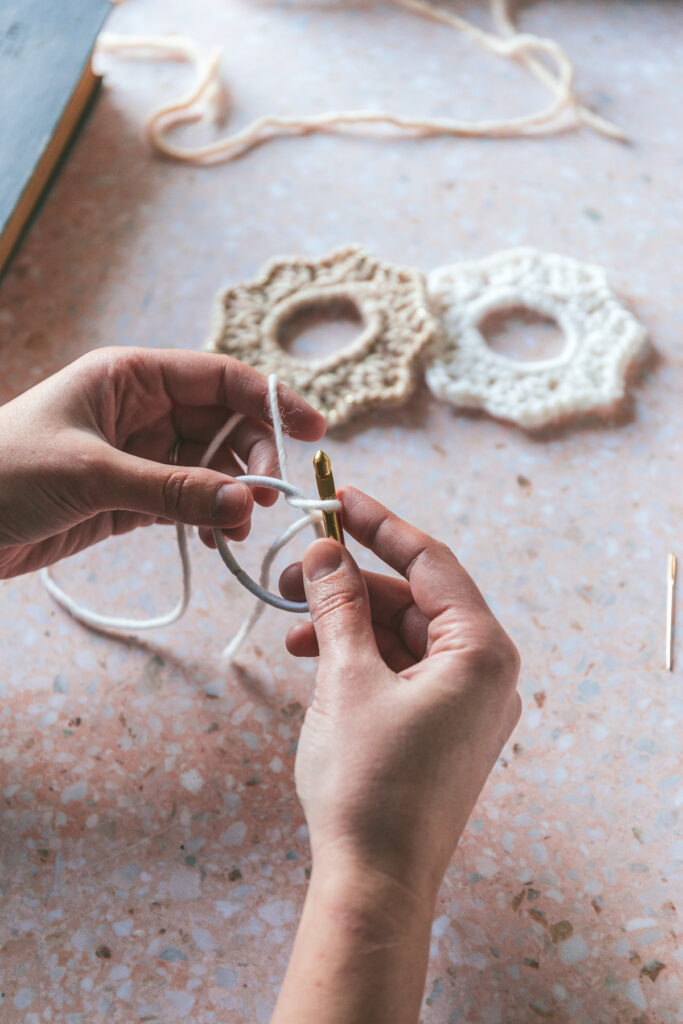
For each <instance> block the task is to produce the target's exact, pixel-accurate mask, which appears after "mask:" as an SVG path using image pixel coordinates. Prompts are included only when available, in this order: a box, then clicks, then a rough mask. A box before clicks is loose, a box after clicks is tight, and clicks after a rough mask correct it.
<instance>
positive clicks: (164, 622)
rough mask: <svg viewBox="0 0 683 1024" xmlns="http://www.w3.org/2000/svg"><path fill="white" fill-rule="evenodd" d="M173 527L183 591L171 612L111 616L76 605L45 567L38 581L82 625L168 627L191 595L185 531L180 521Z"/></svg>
mask: <svg viewBox="0 0 683 1024" xmlns="http://www.w3.org/2000/svg"><path fill="white" fill-rule="evenodd" d="M175 529H176V540H177V542H178V552H179V554H180V564H181V566H182V570H183V593H182V597H181V598H180V600H179V601H178V604H177V605H176V606H175V608H173V609H172V610H171V611H170V612H167V613H166V614H165V615H158V616H156V617H155V618H153V619H127V618H117V617H115V616H112V615H101V614H100V613H99V612H94V611H91V610H90V608H86V607H85V605H82V604H79V603H78V601H75V600H74V599H73V598H72V597H70V596H69V595H68V594H67V593H66V591H65V590H62V588H61V587H60V586H59V584H58V583H56V582H55V581H54V579H53V578H52V576H51V575H50V570H49V569H47V568H45V569H41V570H40V580H41V582H42V584H43V586H44V587H45V589H46V590H47V592H48V594H49V595H50V597H52V598H53V599H54V600H55V601H56V602H57V604H59V605H61V606H62V608H64V609H65V611H67V612H68V613H69V614H70V615H72V616H73V618H74V619H77V620H78V621H79V622H82V623H83V625H84V626H89V627H90V628H91V629H96V630H118V631H120V632H122V633H131V632H134V633H137V632H138V630H140V629H157V628H159V627H160V626H170V625H171V624H172V623H174V622H177V621H178V619H179V618H181V616H183V615H184V614H185V612H186V611H187V606H188V604H189V603H190V597H191V594H192V589H191V580H192V567H191V563H190V552H189V551H188V548H187V533H186V530H185V527H184V526H183V525H182V523H176V527H175Z"/></svg>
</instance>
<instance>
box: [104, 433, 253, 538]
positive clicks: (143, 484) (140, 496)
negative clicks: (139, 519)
mask: <svg viewBox="0 0 683 1024" xmlns="http://www.w3.org/2000/svg"><path fill="white" fill-rule="evenodd" d="M112 454H113V457H112V458H111V459H110V460H109V461H108V465H107V468H106V470H105V486H104V493H103V494H102V495H101V497H100V502H101V503H103V507H104V508H107V509H126V510H127V511H130V512H142V513H146V514H147V515H150V516H156V517H160V518H162V519H171V520H173V521H174V522H179V523H186V524H187V525H188V526H210V527H219V528H221V529H228V528H231V527H236V526H241V525H242V523H245V522H247V520H248V519H249V517H250V516H251V510H252V508H253V507H254V499H253V496H252V493H251V491H250V490H249V488H248V487H247V486H245V484H241V483H238V482H236V481H235V480H234V478H233V477H229V476H225V475H224V474H223V473H217V472H215V471H214V470H212V469H199V468H196V467H194V466H166V465H164V464H163V463H159V462H150V461H148V460H147V459H139V458H137V457H136V456H134V455H129V454H127V453H126V452H120V451H115V452H114V453H112Z"/></svg>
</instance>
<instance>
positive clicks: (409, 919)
mask: <svg viewBox="0 0 683 1024" xmlns="http://www.w3.org/2000/svg"><path fill="white" fill-rule="evenodd" d="M437 893H438V883H437V884H436V885H435V886H432V885H428V886H426V885H424V884H422V882H421V881H420V882H419V884H413V880H412V879H411V878H410V874H409V872H401V873H397V872H394V871H391V870H385V869H384V868H379V867H377V865H375V864H373V863H370V862H368V861H367V860H365V859H363V858H361V857H359V856H357V855H356V854H351V853H349V852H348V851H340V850H338V849H335V850H329V849H326V850H321V851H317V852H316V853H315V854H314V857H313V868H312V872H311V884H310V887H309V894H310V898H311V899H315V900H316V901H320V902H321V903H324V905H325V906H326V907H327V908H328V911H329V913H331V914H333V915H334V916H335V917H336V918H337V919H338V921H339V924H340V926H342V927H343V926H344V925H346V926H347V927H348V928H349V929H351V930H353V931H355V932H357V933H359V936H360V937H362V933H363V930H364V929H365V928H367V929H368V932H369V936H370V937H373V938H374V939H375V940H377V939H379V938H381V935H380V934H378V932H380V933H381V931H382V930H383V929H386V930H387V931H389V932H391V933H392V935H393V937H394V938H395V937H396V934H397V931H401V932H414V931H416V930H417V931H419V930H421V929H424V928H425V927H426V928H427V929H428V930H429V928H430V927H431V921H432V917H433V914H434V907H435V903H436V896H437Z"/></svg>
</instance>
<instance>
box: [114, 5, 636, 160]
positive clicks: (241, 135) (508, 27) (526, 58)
mask: <svg viewBox="0 0 683 1024" xmlns="http://www.w3.org/2000/svg"><path fill="white" fill-rule="evenodd" d="M392 2H393V3H394V4H396V5H397V6H399V7H402V8H403V9H404V10H407V11H409V12H411V13H412V14H415V15H417V16H419V17H422V18H427V19H429V20H431V21H436V22H439V23H441V24H444V25H447V26H448V27H449V28H452V29H455V30H456V31H458V32H461V33H463V34H465V35H468V36H469V37H470V38H471V39H473V40H474V41H475V42H476V43H478V44H479V45H480V46H481V47H483V48H484V49H486V50H488V51H489V52H490V53H493V54H495V55H496V56H499V57H502V58H505V59H508V60H514V61H517V62H518V63H519V64H520V65H521V66H522V67H523V68H525V69H526V70H527V71H528V72H529V73H530V74H531V75H532V76H533V77H534V78H536V80H537V81H538V82H540V83H541V85H543V86H544V88H546V89H547V90H548V92H549V93H550V96H551V101H550V103H548V104H547V105H546V106H545V107H543V108H542V109H541V110H538V111H535V112H532V113H529V114H523V115H521V116H518V117H512V118H503V119H488V120H486V119H485V120H479V121H458V120H454V119H449V118H428V117H426V118H417V117H409V116H407V115H403V114H397V113H393V112H391V111H386V110H332V111H327V112H325V113H322V114H314V115H307V116H295V115H290V116H282V115H276V114H265V115H263V116H261V117H258V118H256V119H255V120H254V121H252V122H251V124H249V125H247V126H246V127H245V128H242V129H241V130H239V131H237V132H233V133H232V134H230V135H227V136H226V137H224V138H221V139H217V140H215V141H214V142H209V143H206V144H205V145H201V146H180V145H178V144H176V143H174V142H172V141H170V139H169V138H168V135H169V133H170V132H171V131H172V130H173V128H175V127H176V126H177V125H180V124H184V123H187V122H189V121H200V120H205V119H206V118H207V113H208V112H212V113H213V114H214V116H215V114H216V113H217V112H218V110H220V108H221V98H222V97H224V95H225V93H224V89H223V86H222V83H221V78H220V62H221V58H222V56H223V51H222V49H221V48H220V47H215V48H214V49H212V50H211V51H209V52H208V53H206V54H204V53H202V51H201V49H200V48H199V47H198V46H197V45H196V43H194V42H193V40H191V39H188V38H186V37H184V36H154V35H149V36H147V35H130V36H126V35H116V34H114V33H110V32H105V33H103V34H102V35H101V36H100V38H99V41H98V44H97V45H98V50H99V51H100V52H103V53H115V54H120V55H122V56H124V57H126V56H127V57H137V58H141V59H157V60H159V59H160V60H183V61H187V62H188V63H190V64H191V65H192V66H193V68H194V71H195V82H194V85H193V86H192V88H191V89H190V90H189V91H188V92H187V93H186V94H185V95H182V96H179V97H177V98H176V99H174V100H170V101H167V102H165V103H162V104H161V105H160V106H159V107H158V108H157V109H156V110H154V111H152V113H151V114H150V115H149V116H148V118H147V125H146V127H147V134H148V137H149V141H150V143H151V145H152V146H153V147H154V149H156V150H157V151H158V152H160V153H163V154H164V155H165V156H168V157H171V158H173V159H175V160H180V161H182V162H185V163H192V164H213V163H221V162H223V163H226V162H229V161H231V160H235V159H237V158H238V157H240V156H242V155H243V154H244V153H246V152H248V151H249V150H251V149H254V148H255V147H256V146H259V145H262V144H263V143H265V142H268V141H270V140H271V139H274V138H278V137H283V136H293V135H294V136H301V135H308V134H310V133H311V132H341V131H344V130H345V129H348V128H351V127H354V126H355V127H362V126H363V125H368V126H378V125H384V126H385V127H388V128H390V129H396V130H398V132H399V133H400V134H409V135H412V136H414V137H417V138H425V137H434V136H451V137H458V136H459V137H465V138H476V137H486V138H509V137H517V136H524V135H528V134H532V133H535V134H550V133H552V132H556V131H560V130H562V129H563V128H564V127H565V126H566V119H563V118H562V115H563V114H565V113H567V114H569V115H572V116H573V117H574V120H575V122H576V123H577V124H585V125H587V126H588V127H590V128H592V129H593V130H594V131H596V132H599V133H600V134H602V135H606V136H608V137H610V138H613V139H618V140H622V141H623V140H624V139H625V135H624V133H623V132H622V131H621V129H620V128H618V127H617V126H616V125H615V124H612V123H611V122H610V121H607V120H606V119H605V118H602V117H600V116H599V115H597V114H595V113H594V112H593V111H591V110H589V109H588V108H587V107H585V106H584V105H583V104H582V103H581V102H580V101H579V99H578V96H577V94H576V90H575V87H574V77H575V76H574V65H573V63H572V61H571V60H570V58H569V56H568V55H567V53H566V52H565V51H564V49H563V48H562V47H561V46H560V45H559V44H558V43H556V42H555V41H554V40H552V39H547V38H544V37H542V36H538V35H534V34H533V33H530V32H519V31H518V30H517V28H516V26H515V24H514V20H513V18H512V16H511V14H510V11H509V7H508V0H490V3H491V18H492V20H493V23H494V25H495V27H496V29H497V30H498V33H499V34H496V33H495V32H487V31H486V30H485V29H482V28H479V27H478V26H477V25H474V24H472V22H470V21H468V20H467V19H466V18H463V17H461V16H460V15H458V14H455V12H453V11H448V10H445V9H444V8H442V7H437V6H436V5H435V4H432V3H429V2H427V0H392ZM539 58H546V59H547V60H549V62H550V64H552V67H551V66H550V65H548V64H545V63H544V62H543V59H539Z"/></svg>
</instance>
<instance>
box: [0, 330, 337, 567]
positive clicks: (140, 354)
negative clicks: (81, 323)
mask: <svg viewBox="0 0 683 1024" xmlns="http://www.w3.org/2000/svg"><path fill="white" fill-rule="evenodd" d="M278 396H279V399H280V408H281V411H282V414H283V419H284V420H285V423H286V426H287V430H288V432H289V433H290V434H291V436H292V437H295V438H298V439H300V440H304V441H315V440H317V439H318V438H319V437H321V436H322V434H323V433H324V429H325V421H324V419H323V417H322V416H321V415H320V413H318V412H316V411H315V410H314V409H313V408H312V407H311V406H310V405H308V404H307V403H306V402H304V401H303V399H301V398H299V397H298V395H296V394H295V392H293V391H291V390H290V389H289V388H286V387H284V386H283V385H280V386H279V388H278ZM233 412H240V413H243V414H244V415H245V419H244V420H242V421H241V422H240V423H238V425H237V426H236V427H235V430H234V431H233V433H232V435H231V437H230V438H229V442H226V444H224V445H223V446H222V447H221V449H220V450H219V452H218V453H217V455H216V457H215V459H214V463H213V465H214V467H215V468H213V469H199V468H197V467H198V463H199V461H200V459H201V457H202V455H203V454H204V451H205V450H206V446H207V445H208V443H209V442H210V441H211V440H212V438H213V437H214V436H215V435H216V434H217V433H218V431H219V430H220V428H221V427H222V426H223V424H224V423H225V422H226V420H227V419H228V417H229V416H230V415H231V414H232V413H233ZM268 419H269V403H268V383H267V380H266V378H265V377H264V376H263V375H262V374H260V373H258V372H257V371H256V370H253V369H252V368H251V367H248V366H245V365H244V364H242V363H240V362H238V361H237V360H235V359H232V358H230V357H229V356H223V355H219V354H214V353H207V352H183V351H170V350H146V349H135V348H127V349H126V348H120V349H117V348H104V349H96V350H95V351H93V352H90V353H88V354H87V355H85V356H82V357H81V358H80V359H78V360H77V361H76V362H75V363H72V364H71V365H70V366H67V367H65V368H64V369H63V370H60V371H59V373H56V374H55V375H54V376H53V377H49V378H48V379H47V380H45V381H43V382H42V383H40V384H38V385H37V386H36V387H34V388H31V390H30V391H27V392H26V393H25V394H23V395H20V396H19V397H18V398H15V399H14V400H13V401H12V402H9V403H8V404H7V405H5V406H3V407H1V408H0V578H6V577H9V576H16V575H18V574H19V573H23V572H29V571H30V570H33V569H37V568H40V567H41V566H44V565H50V564H51V563H53V562H56V561H58V560H59V559H60V558H64V557H65V556H67V555H70V554H73V553H74V552H76V551H80V550H81V549H82V548H85V547H87V546H88V545H90V544H94V543H95V542H97V541H99V540H102V539H103V538H105V537H108V536H109V535H110V534H120V533H126V532H128V531H129V530H132V529H134V528H135V527H137V526H146V525H149V524H151V523H155V522H173V521H176V522H181V523H187V524H192V525H195V526H199V527H200V528H203V529H200V535H201V536H202V538H203V539H204V540H205V542H206V543H208V544H211V543H212V541H213V536H212V533H211V528H213V527H218V528H222V529H224V530H225V532H226V535H227V536H228V537H231V538H232V539H234V540H242V539H244V537H246V535H247V534H248V532H249V528H250V520H251V511H252V508H253V504H254V500H256V501H257V502H259V504H262V505H270V504H272V503H273V502H274V501H275V500H276V499H277V494H276V492H274V491H272V490H267V489H264V488H256V489H255V490H254V493H253V494H252V492H251V491H250V490H249V488H247V487H245V486H244V485H243V484H240V483H236V482H235V480H234V477H235V476H236V475H239V474H240V473H241V472H242V471H241V469H240V467H239V464H238V462H237V461H236V459H235V456H238V457H239V458H240V459H241V460H242V462H243V463H245V464H246V466H247V472H248V473H255V474H259V475H265V476H272V475H275V474H277V452H276V449H275V442H274V438H273V432H272V429H271V427H270V426H268V423H267V422H266V421H267V420H268ZM179 439H181V440H182V443H181V444H180V447H179V450H178V465H168V459H169V454H170V452H171V449H172V447H173V445H174V443H175V442H176V441H177V440H179Z"/></svg>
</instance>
